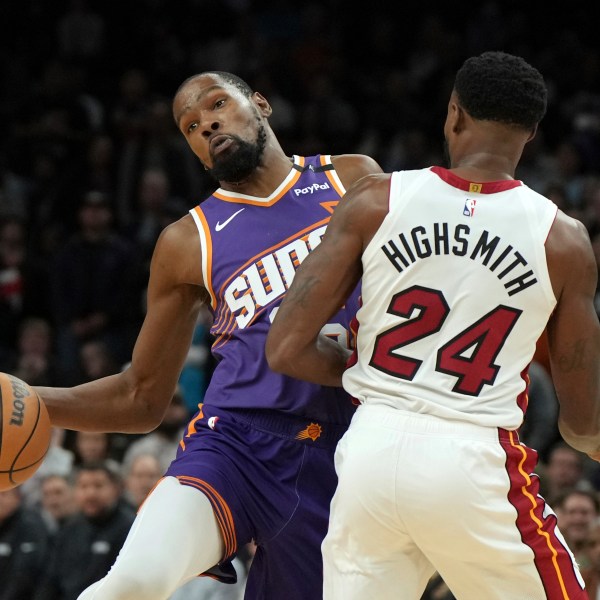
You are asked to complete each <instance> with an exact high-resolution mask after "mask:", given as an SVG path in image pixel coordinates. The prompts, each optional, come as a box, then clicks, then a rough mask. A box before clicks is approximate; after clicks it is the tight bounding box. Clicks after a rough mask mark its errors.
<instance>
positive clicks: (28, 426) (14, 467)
mask: <svg viewBox="0 0 600 600" xmlns="http://www.w3.org/2000/svg"><path fill="white" fill-rule="evenodd" d="M51 432H52V426H51V423H50V417H49V416H48V411H47V410H46V406H45V405H44V403H43V402H42V400H41V398H40V397H39V396H38V395H37V394H36V393H35V392H34V391H33V389H32V388H31V387H30V386H29V385H28V384H27V383H25V382H24V381H21V380H20V379H18V378H17V377H14V376H13V375H8V374H7V373H0V491H4V490H8V489H10V488H14V487H16V486H17V485H19V484H21V483H23V482H24V481H26V480H27V479H29V478H30V477H31V476H32V475H33V474H34V473H35V472H36V471H37V470H38V469H39V467H40V465H41V464H42V461H43V460H44V456H46V452H47V451H48V447H49V446H50V434H51Z"/></svg>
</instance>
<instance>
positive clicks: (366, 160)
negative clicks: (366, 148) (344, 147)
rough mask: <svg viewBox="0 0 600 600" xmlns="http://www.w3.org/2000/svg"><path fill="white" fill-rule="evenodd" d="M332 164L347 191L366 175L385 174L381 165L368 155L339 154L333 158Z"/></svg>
mask: <svg viewBox="0 0 600 600" xmlns="http://www.w3.org/2000/svg"><path fill="white" fill-rule="evenodd" d="M331 163H332V164H333V166H334V167H335V170H336V171H337V174H338V176H339V178H340V179H341V180H342V183H343V184H344V187H345V188H346V189H348V188H349V187H350V186H351V185H352V184H353V183H354V182H355V181H358V180H359V179H360V178H361V177H364V176H365V175H370V174H373V173H382V172H383V169H382V168H381V167H380V166H379V163H378V162H377V161H376V160H375V159H374V158H372V157H370V156H367V155H366V154H337V155H335V156H332V157H331Z"/></svg>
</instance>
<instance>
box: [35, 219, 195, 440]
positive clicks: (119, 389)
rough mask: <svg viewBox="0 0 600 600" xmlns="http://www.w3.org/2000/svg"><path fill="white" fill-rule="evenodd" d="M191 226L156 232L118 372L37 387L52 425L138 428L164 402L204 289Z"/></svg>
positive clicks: (156, 418)
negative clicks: (141, 301)
mask: <svg viewBox="0 0 600 600" xmlns="http://www.w3.org/2000/svg"><path fill="white" fill-rule="evenodd" d="M200 264H201V263H200V249H199V241H198V232H197V230H196V227H195V225H194V223H193V221H192V219H191V217H189V216H186V217H183V218H182V219H180V220H179V221H177V222H176V223H174V224H172V225H170V226H168V227H167V228H166V229H165V230H164V231H163V232H162V234H161V236H160V238H159V240H158V242H157V245H156V248H155V250H154V255H153V257H152V263H151V267H150V280H149V285H148V303H147V304H148V307H147V311H146V317H145V320H144V323H143V325H142V328H141V331H140V334H139V336H138V339H137V341H136V344H135V348H134V351H133V356H132V362H131V366H130V367H129V368H127V369H126V370H125V371H123V372H122V373H119V374H116V375H111V376H109V377H104V378H102V379H98V380H96V381H92V382H90V383H85V384H82V385H78V386H75V387H72V388H49V387H38V388H36V391H37V392H38V393H39V394H40V396H41V397H42V399H43V400H44V402H45V404H46V406H47V407H48V411H49V413H50V418H51V420H52V423H53V425H56V426H59V427H65V428H67V429H75V430H87V431H121V432H146V431H150V430H152V429H154V428H155V427H156V426H157V425H158V424H159V423H160V421H161V419H162V417H163V415H164V412H165V410H166V408H167V406H168V404H169V402H170V401H171V398H172V396H173V392H174V390H175V387H176V384H177V380H178V378H179V374H180V372H181V369H182V367H183V364H184V361H185V357H186V355H187V351H188V348H189V345H190V343H191V339H192V335H193V332H194V328H195V325H196V319H197V317H198V311H199V310H200V307H201V305H202V300H203V298H204V297H205V294H206V290H205V289H204V288H203V287H201V275H200V272H199V271H200V267H199V265H200Z"/></svg>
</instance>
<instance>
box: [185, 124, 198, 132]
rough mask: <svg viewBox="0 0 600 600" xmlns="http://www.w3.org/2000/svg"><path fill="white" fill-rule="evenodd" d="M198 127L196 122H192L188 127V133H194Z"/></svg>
mask: <svg viewBox="0 0 600 600" xmlns="http://www.w3.org/2000/svg"><path fill="white" fill-rule="evenodd" d="M197 127H198V123H197V122H196V121H192V122H191V123H190V124H189V125H188V126H187V129H186V131H187V132H188V133H192V131H194V130H195V129H196V128H197Z"/></svg>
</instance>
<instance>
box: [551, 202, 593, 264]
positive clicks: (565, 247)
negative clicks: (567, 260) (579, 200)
mask: <svg viewBox="0 0 600 600" xmlns="http://www.w3.org/2000/svg"><path fill="white" fill-rule="evenodd" d="M589 246H590V236H589V232H588V230H587V228H586V226H585V225H584V224H583V223H582V222H581V221H580V220H579V219H576V218H574V217H572V216H570V215H567V214H566V213H564V212H563V211H562V210H560V209H559V210H557V212H556V218H555V219H554V223H553V224H552V227H551V228H550V233H549V235H548V240H547V242H546V249H547V250H548V248H550V249H551V250H556V251H557V252H560V253H561V254H565V255H567V256H568V255H570V254H572V252H574V251H575V252H577V251H578V250H579V251H581V250H585V249H587V248H588V247H589Z"/></svg>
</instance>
